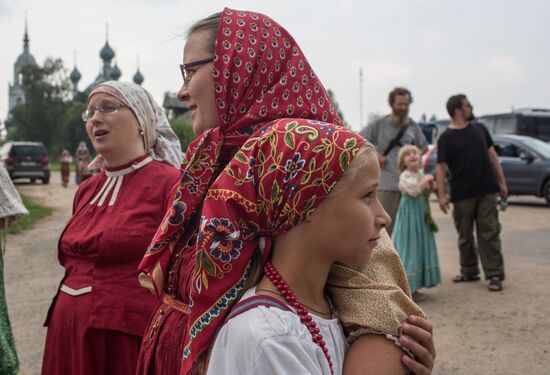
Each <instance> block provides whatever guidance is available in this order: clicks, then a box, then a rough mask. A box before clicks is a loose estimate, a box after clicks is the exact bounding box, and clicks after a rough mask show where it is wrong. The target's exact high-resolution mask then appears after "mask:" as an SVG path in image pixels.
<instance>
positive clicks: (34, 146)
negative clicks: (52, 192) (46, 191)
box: [0, 142, 50, 184]
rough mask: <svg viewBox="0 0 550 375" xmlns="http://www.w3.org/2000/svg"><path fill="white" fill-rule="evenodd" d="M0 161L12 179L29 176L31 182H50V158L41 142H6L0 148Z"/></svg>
mask: <svg viewBox="0 0 550 375" xmlns="http://www.w3.org/2000/svg"><path fill="white" fill-rule="evenodd" d="M0 161H2V162H3V163H4V165H5V167H6V169H7V170H8V173H9V175H10V177H11V179H12V180H15V179H18V178H30V180H31V182H34V181H35V180H38V179H39V180H42V183H44V184H48V183H49V182H50V159H49V157H48V152H47V151H46V148H45V147H44V145H43V144H42V143H41V142H7V143H6V144H4V145H3V146H2V148H0Z"/></svg>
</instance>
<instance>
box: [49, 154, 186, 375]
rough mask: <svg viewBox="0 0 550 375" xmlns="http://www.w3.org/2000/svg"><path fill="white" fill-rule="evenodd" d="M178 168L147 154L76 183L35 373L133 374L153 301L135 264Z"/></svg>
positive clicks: (176, 178) (161, 211) (159, 218)
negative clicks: (57, 282) (57, 285)
mask: <svg viewBox="0 0 550 375" xmlns="http://www.w3.org/2000/svg"><path fill="white" fill-rule="evenodd" d="M179 178H180V171H179V170H178V169H177V168H174V167H172V166H169V165H167V164H164V163H161V162H158V161H154V160H152V159H151V157H150V156H148V155H143V156H142V157H140V158H138V159H136V160H134V161H133V162H131V163H128V164H125V165H122V166H120V167H117V168H107V170H106V171H105V172H102V173H100V174H98V175H96V176H94V177H92V178H90V179H89V180H87V181H85V182H84V183H83V184H82V185H81V187H80V188H79V189H78V191H77V193H76V195H75V200H74V205H73V216H72V217H71V219H70V220H69V222H68V224H67V226H66V227H65V230H64V231H63V233H62V235H61V238H60V240H59V245H58V246H59V262H60V264H61V265H62V266H63V267H64V268H65V276H64V278H63V280H62V282H61V285H60V289H59V291H58V293H57V295H56V296H55V298H54V300H53V303H52V305H51V307H50V310H49V312H48V318H47V320H46V323H45V325H46V326H47V327H48V333H47V337H46V345H45V349H44V359H43V363H42V374H48V375H49V374H73V375H77V374H133V373H134V372H135V368H136V361H137V357H138V354H139V347H140V344H141V338H142V336H143V333H144V331H145V327H146V325H147V322H148V320H149V317H150V316H151V313H152V311H153V309H154V307H155V305H156V304H157V303H158V302H157V299H156V297H155V296H153V295H152V294H151V293H150V292H149V291H148V290H146V289H144V288H142V287H141V286H140V285H139V282H138V271H137V266H138V264H139V262H140V260H141V258H142V257H143V254H144V252H145V250H146V249H147V245H148V244H149V242H150V241H151V238H152V237H153V235H154V234H155V231H156V229H157V227H158V224H159V223H160V222H161V221H162V218H163V215H164V212H165V211H166V206H167V204H169V203H171V202H170V201H169V195H170V191H171V190H172V187H173V186H174V185H175V184H176V183H177V182H178V181H179Z"/></svg>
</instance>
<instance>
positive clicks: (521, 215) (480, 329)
mask: <svg viewBox="0 0 550 375" xmlns="http://www.w3.org/2000/svg"><path fill="white" fill-rule="evenodd" d="M58 181H59V176H58V175H54V176H52V183H51V184H50V185H47V186H45V185H40V184H36V185H28V184H19V185H18V188H19V190H20V191H22V192H24V193H25V194H27V195H29V196H31V197H34V198H35V199H36V200H38V201H39V202H41V203H42V204H45V205H48V206H50V207H54V208H55V212H54V214H53V215H52V216H50V217H49V218H48V219H46V220H45V221H43V222H42V223H40V224H39V225H37V226H36V227H35V228H33V229H31V230H29V231H27V232H25V233H23V234H20V235H15V236H10V237H9V238H8V241H9V242H8V249H7V254H6V258H5V259H6V260H5V262H6V264H5V272H6V275H5V277H6V288H7V299H8V305H9V312H10V316H11V321H12V325H13V329H14V332H15V339H16V344H17V349H18V353H19V358H20V362H21V373H22V374H25V375H27V374H39V373H40V365H41V358H42V351H43V345H44V336H45V329H44V328H43V327H42V323H43V321H44V318H45V316H46V312H47V309H48V306H49V304H50V301H51V299H52V297H53V296H54V294H55V292H56V290H57V286H58V283H59V281H60V279H61V277H62V275H63V271H62V269H61V267H60V266H59V265H58V263H57V258H56V257H57V240H58V236H59V234H60V233H61V230H62V229H63V226H64V224H65V222H66V220H67V219H68V217H69V215H70V210H71V202H72V195H73V194H74V190H75V186H74V185H71V186H69V188H68V189H63V188H62V187H61V186H60V184H58ZM510 201H511V204H510V206H509V208H508V210H507V211H506V212H504V213H503V214H502V215H501V221H502V224H503V236H502V239H503V249H504V255H505V262H506V263H505V265H506V281H505V284H504V288H505V289H504V291H503V292H502V293H490V292H488V291H487V288H486V285H485V282H475V283H463V284H453V283H452V282H451V281H450V280H451V278H452V276H453V275H455V274H456V273H457V272H458V252H457V250H456V234H455V230H454V227H453V225H452V219H451V217H450V216H448V215H447V216H445V215H443V214H441V212H440V211H439V208H438V207H436V205H435V202H434V204H433V205H432V209H433V212H434V216H435V219H436V221H437V222H438V224H439V227H440V232H439V234H438V236H437V243H438V248H439V256H440V263H441V270H442V276H443V283H442V285H440V286H438V287H436V288H433V289H431V290H427V291H426V292H427V294H429V298H428V299H427V300H426V301H425V302H423V303H422V305H421V306H422V308H424V309H425V311H426V313H427V314H428V315H429V317H430V319H431V321H432V323H433V325H434V327H435V340H436V345H437V351H438V355H437V360H436V368H435V370H434V372H433V373H434V374H436V375H443V374H445V375H459V374H460V375H462V374H468V375H470V374H471V375H476V374H499V375H507V374H509V375H515V374H529V375H547V374H548V373H549V371H550V370H548V369H549V368H550V318H549V317H550V294H549V293H548V286H549V285H550V208H548V207H545V206H544V205H543V202H542V201H541V200H537V199H530V198H521V199H520V198H514V197H512V198H511V199H510Z"/></svg>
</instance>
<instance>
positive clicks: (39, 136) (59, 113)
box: [9, 59, 70, 153]
mask: <svg viewBox="0 0 550 375" xmlns="http://www.w3.org/2000/svg"><path fill="white" fill-rule="evenodd" d="M21 73H22V77H23V80H22V87H23V90H24V92H25V103H23V104H20V105H18V106H17V107H15V108H14V109H13V110H12V115H13V125H15V129H14V132H13V133H11V134H9V136H10V137H11V139H16V140H27V141H41V142H43V143H44V145H45V146H46V148H47V149H48V150H49V151H50V152H53V153H56V152H59V151H60V150H59V146H58V140H60V139H64V138H65V137H66V134H65V129H63V127H62V122H63V117H64V113H65V101H66V100H67V99H68V98H69V95H70V83H69V80H68V79H67V76H66V73H65V70H64V68H63V62H62V61H61V60H60V59H47V60H46V61H45V62H44V65H43V66H42V67H40V66H38V65H27V66H25V67H24V68H23V69H22V71H21Z"/></svg>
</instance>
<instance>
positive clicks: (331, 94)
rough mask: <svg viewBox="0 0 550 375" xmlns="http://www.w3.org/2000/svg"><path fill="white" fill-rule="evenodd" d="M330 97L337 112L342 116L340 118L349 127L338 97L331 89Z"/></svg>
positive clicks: (329, 90)
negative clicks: (337, 99)
mask: <svg viewBox="0 0 550 375" xmlns="http://www.w3.org/2000/svg"><path fill="white" fill-rule="evenodd" d="M327 93H328V97H329V98H330V101H331V102H332V105H334V109H335V110H336V113H338V116H340V119H342V121H343V122H344V125H345V126H346V127H347V128H349V124H348V122H347V121H346V120H345V119H344V113H343V112H342V110H341V109H340V105H339V104H338V102H337V101H336V97H335V96H334V92H333V91H332V90H331V89H328V92H327Z"/></svg>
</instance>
